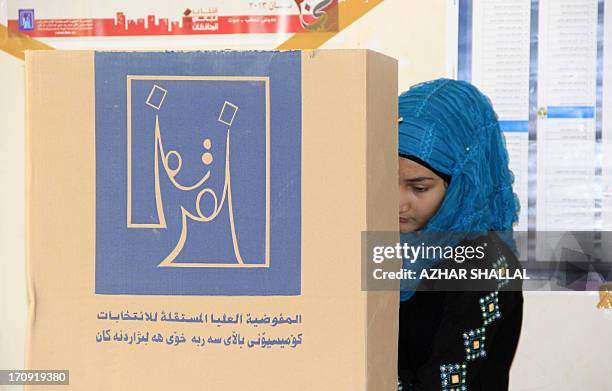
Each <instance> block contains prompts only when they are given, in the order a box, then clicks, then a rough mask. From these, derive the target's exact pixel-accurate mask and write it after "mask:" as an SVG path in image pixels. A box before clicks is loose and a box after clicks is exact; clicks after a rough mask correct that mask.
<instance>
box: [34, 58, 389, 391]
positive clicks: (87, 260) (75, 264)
mask: <svg viewBox="0 0 612 391" xmlns="http://www.w3.org/2000/svg"><path fill="white" fill-rule="evenodd" d="M26 68H27V129H28V130H27V174H26V181H27V190H26V191H27V238H26V241H27V269H28V292H29V329H28V342H27V353H26V361H27V362H26V368H30V369H43V368H56V369H68V370H70V385H68V386H57V389H58V390H61V389H75V390H85V389H86V390H107V389H151V390H162V389H168V388H169V387H177V386H178V387H180V388H181V389H183V390H201V389H205V390H240V389H248V390H264V389H266V390H283V389H287V388H292V389H299V390H326V389H329V390H351V391H352V390H377V391H378V390H393V389H394V387H395V384H396V368H395V360H396V351H397V345H396V344H397V306H398V296H397V292H363V291H361V281H360V278H361V270H360V269H361V266H360V255H361V254H360V249H361V243H360V240H361V232H362V231H364V230H367V229H370V228H372V229H374V228H375V229H385V230H394V229H397V194H396V188H397V174H396V173H397V161H396V156H395V155H396V150H397V149H396V144H397V139H396V137H397V128H396V127H397V113H396V106H397V104H396V99H397V79H396V74H397V69H396V62H395V60H392V59H390V58H387V57H384V56H382V55H379V54H376V53H373V52H367V51H362V50H347V51H314V52H162V53H160V52H157V53H142V52H141V53H128V52H124V53H121V52H113V53H104V52H96V53H94V52H62V51H56V52H44V51H39V52H35V53H28V56H27V59H26ZM128 146H130V147H129V148H128ZM375 151H376V152H375ZM378 151H380V153H381V155H380V156H378ZM179 155H180V158H179ZM179 159H180V163H179ZM128 162H129V164H128ZM207 172H209V173H210V175H209V176H206V175H207V174H206V173H207ZM228 173H231V175H230V174H228ZM200 181H201V183H200ZM129 199H131V200H132V202H131V203H129V202H128V200H129ZM215 200H216V202H215ZM162 212H163V213H162ZM162 215H163V216H162ZM130 216H131V219H130V218H129V217H130ZM164 222H165V224H163V223H164ZM185 227H186V228H185ZM181 244H182V246H181Z"/></svg>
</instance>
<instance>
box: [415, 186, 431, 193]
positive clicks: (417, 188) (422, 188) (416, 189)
mask: <svg viewBox="0 0 612 391" xmlns="http://www.w3.org/2000/svg"><path fill="white" fill-rule="evenodd" d="M414 190H415V191H417V192H419V193H423V192H426V191H427V190H428V189H427V188H426V187H422V186H415V187H414Z"/></svg>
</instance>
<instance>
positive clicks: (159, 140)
mask: <svg viewBox="0 0 612 391" xmlns="http://www.w3.org/2000/svg"><path fill="white" fill-rule="evenodd" d="M156 90H161V91H162V92H163V98H165V96H166V93H167V91H166V90H165V89H163V88H162V87H160V86H158V85H154V86H153V88H152V89H151V93H150V94H149V98H150V97H151V96H152V94H153V93H154V92H155V91H156ZM163 98H162V99H161V101H160V102H159V104H157V105H154V104H151V103H150V102H149V101H150V99H147V105H149V106H151V107H153V108H155V109H156V110H159V109H160V108H161V105H162V103H163ZM237 112H238V107H237V106H236V105H234V104H232V103H230V102H228V101H225V103H224V105H223V107H222V109H221V112H220V114H219V118H218V121H219V122H221V123H223V124H224V125H227V132H226V137H225V139H226V141H225V177H224V184H223V193H222V194H221V197H220V199H219V197H218V195H217V193H216V192H215V191H214V190H213V189H211V188H209V187H206V186H205V185H206V182H207V180H208V179H209V178H210V176H211V171H210V169H207V170H206V172H205V173H204V174H203V176H202V177H201V178H200V179H199V180H198V181H197V182H196V183H193V184H184V183H180V182H179V181H178V180H177V175H178V174H179V172H180V171H181V168H182V164H183V159H182V156H181V154H180V153H179V152H178V151H175V150H169V151H166V150H165V149H164V142H163V135H162V130H161V128H160V124H159V114H156V115H155V161H154V166H155V167H154V176H155V179H154V180H155V203H156V208H157V214H158V218H159V220H158V221H159V227H160V228H166V219H165V216H164V208H163V200H162V194H161V186H160V171H161V170H160V167H163V171H164V172H165V173H166V175H167V177H168V179H169V180H170V182H171V183H172V185H173V186H174V187H175V188H176V189H178V190H179V191H185V192H189V191H197V197H196V199H195V213H192V212H190V211H189V210H187V209H186V208H185V207H184V206H182V205H181V207H180V208H181V233H180V236H179V239H178V242H177V243H176V245H175V247H174V249H173V250H172V251H170V253H169V254H168V255H167V256H166V257H165V258H164V259H163V260H162V261H161V263H160V264H159V265H158V267H202V264H201V263H175V262H174V260H175V259H176V257H177V256H178V255H179V254H180V253H181V250H182V249H183V247H184V245H185V242H186V241H187V235H188V230H189V221H192V222H199V223H207V222H211V221H213V220H215V219H216V218H217V216H218V215H219V213H220V212H221V210H222V208H223V207H224V206H226V207H227V211H228V216H229V226H230V231H231V235H232V244H233V250H234V256H235V257H236V261H237V262H238V264H244V262H243V260H242V256H241V255H240V248H239V246H238V239H237V236H236V227H235V222H234V213H233V205H232V185H231V170H230V139H231V125H232V122H233V120H234V117H235V116H236V113H237ZM228 114H229V115H228ZM202 147H203V150H204V152H203V153H202V156H201V159H202V163H203V164H204V166H206V167H208V166H210V164H211V163H212V162H213V154H212V152H211V150H212V141H211V140H210V139H209V138H205V139H204V140H203V141H202ZM172 157H173V158H174V159H175V160H176V165H175V167H171V164H170V159H171V158H172ZM160 161H161V165H160ZM207 194H208V195H209V196H210V198H211V199H212V202H213V208H212V212H210V213H209V214H206V213H205V212H204V211H203V210H202V207H201V204H202V202H203V198H204V196H205V195H207Z"/></svg>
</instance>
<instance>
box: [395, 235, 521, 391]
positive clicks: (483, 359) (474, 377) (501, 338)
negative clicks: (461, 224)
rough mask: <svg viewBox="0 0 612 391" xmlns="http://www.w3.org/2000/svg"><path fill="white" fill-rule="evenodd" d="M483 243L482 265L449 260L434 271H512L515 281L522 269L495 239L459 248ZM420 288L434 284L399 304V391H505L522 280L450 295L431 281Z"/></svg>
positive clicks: (518, 319) (517, 332)
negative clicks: (453, 269) (515, 274)
mask: <svg viewBox="0 0 612 391" xmlns="http://www.w3.org/2000/svg"><path fill="white" fill-rule="evenodd" d="M485 242H486V244H487V245H486V249H487V250H486V251H485V258H484V259H483V260H480V261H478V263H476V262H471V261H466V262H464V263H462V264H458V263H456V262H453V261H452V260H451V261H444V262H442V263H440V264H439V265H438V266H436V267H438V268H444V269H450V268H467V269H468V272H467V273H468V274H469V273H470V272H469V269H470V268H474V267H477V268H480V269H482V268H487V267H488V268H491V269H496V270H498V269H500V268H508V269H509V270H510V271H511V272H510V274H511V275H512V274H513V273H512V272H513V270H515V269H517V268H520V264H519V263H518V261H517V259H516V257H515V255H514V254H513V253H512V252H511V251H510V250H509V249H508V247H507V246H506V245H505V243H504V242H502V241H501V240H500V239H499V237H498V236H497V235H496V234H494V233H489V235H488V236H483V237H481V238H478V239H476V240H474V241H466V242H462V243H461V245H470V246H478V245H481V244H484V243H485ZM421 284H422V285H423V284H430V285H429V286H428V287H427V288H429V290H427V291H425V290H418V291H417V292H415V294H414V295H413V296H412V297H411V298H410V299H409V300H407V301H404V302H401V304H400V312H399V322H400V329H399V351H398V373H399V377H400V380H399V383H398V389H400V390H403V391H407V390H443V391H479V390H485V391H491V390H494V391H501V390H507V389H508V374H509V370H510V365H511V364H512V359H513V358H514V353H515V351H516V346H517V344H518V340H519V335H520V331H521V323H522V315H523V295H522V292H521V291H520V289H521V282H520V280H503V279H500V280H491V281H487V282H486V283H485V284H484V287H486V288H487V289H484V290H479V291H454V292H453V291H448V290H447V289H448V288H441V287H440V286H436V284H439V282H432V280H429V281H422V282H421ZM421 288H425V287H424V286H421ZM478 289H482V287H481V285H479V287H478ZM431 290H433V291H431ZM445 290H446V291H445Z"/></svg>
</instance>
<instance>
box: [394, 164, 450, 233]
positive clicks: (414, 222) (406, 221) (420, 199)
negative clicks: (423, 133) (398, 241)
mask: <svg viewBox="0 0 612 391" xmlns="http://www.w3.org/2000/svg"><path fill="white" fill-rule="evenodd" d="M446 187H447V184H446V182H444V180H443V179H442V178H440V177H439V176H438V175H436V174H435V173H434V172H433V171H431V170H430V169H428V168H426V167H423V166H421V165H420V164H418V163H415V162H413V161H412V160H410V159H406V158H403V157H400V158H399V192H400V197H399V200H400V202H399V225H400V232H415V231H419V230H421V229H422V228H423V227H425V225H426V224H427V222H428V221H429V219H431V217H432V216H433V215H434V214H435V213H436V211H437V210H438V208H439V207H440V205H441V204H442V201H443V200H444V194H445V193H446Z"/></svg>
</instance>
